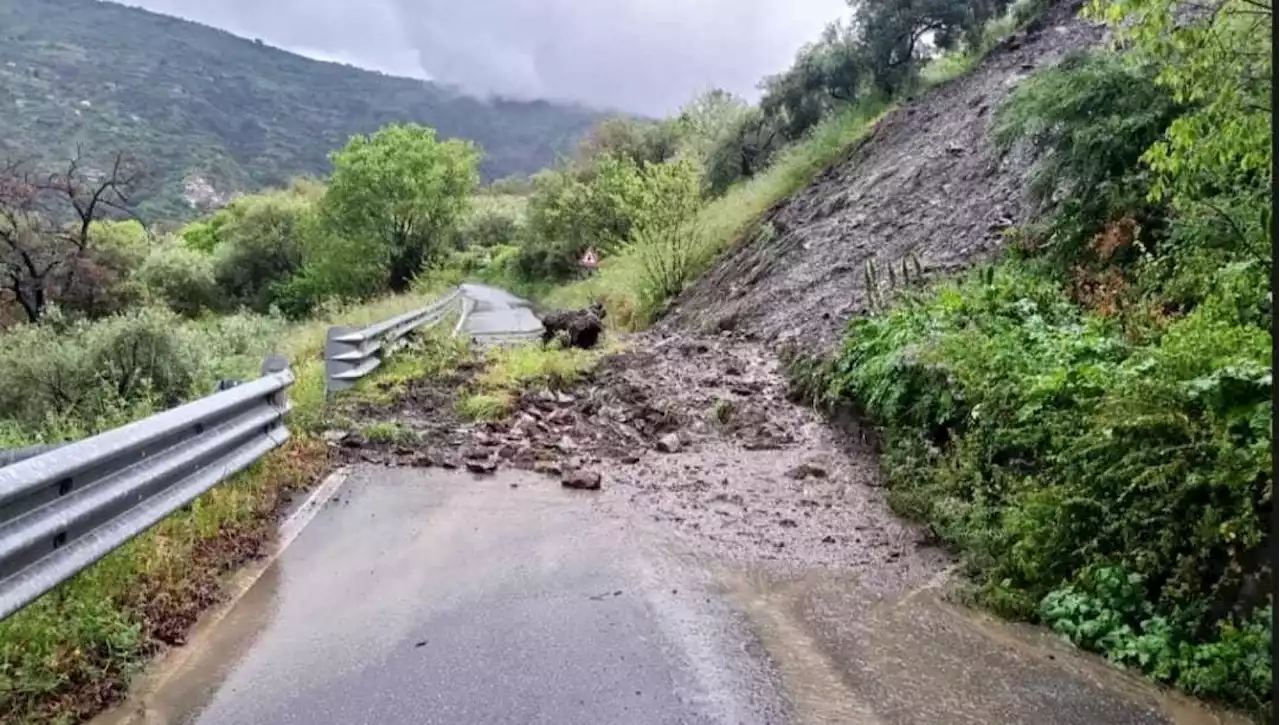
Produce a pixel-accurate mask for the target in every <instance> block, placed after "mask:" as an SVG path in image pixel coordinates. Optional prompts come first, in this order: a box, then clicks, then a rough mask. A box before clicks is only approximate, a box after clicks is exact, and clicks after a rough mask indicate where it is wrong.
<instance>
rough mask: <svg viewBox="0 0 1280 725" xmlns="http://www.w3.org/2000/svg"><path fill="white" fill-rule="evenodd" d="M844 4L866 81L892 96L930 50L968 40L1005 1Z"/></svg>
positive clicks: (907, 0) (888, 0)
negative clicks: (854, 30)
mask: <svg viewBox="0 0 1280 725" xmlns="http://www.w3.org/2000/svg"><path fill="white" fill-rule="evenodd" d="M850 6H851V7H853V8H854V24H855V26H857V27H858V28H859V31H860V36H861V45H862V47H863V49H864V53H865V56H864V57H865V62H866V64H867V69H868V71H869V72H870V74H871V78H872V81H873V83H874V85H875V87H876V89H877V90H879V91H880V92H882V93H884V94H885V95H894V94H896V93H898V92H899V91H901V90H902V89H903V88H905V87H907V86H908V85H909V84H910V83H912V82H914V80H915V78H916V74H917V73H918V72H919V70H920V65H921V63H922V61H923V60H924V59H925V57H926V55H927V54H928V52H929V51H930V50H934V49H942V50H949V49H952V48H954V47H956V45H957V44H958V43H959V42H960V41H961V40H963V39H965V38H968V39H969V40H970V42H973V39H974V38H976V37H977V36H979V35H980V34H981V32H982V28H983V27H984V26H985V25H986V23H987V21H988V20H991V19H993V18H996V17H999V16H1000V15H1001V14H1002V13H1004V11H1005V10H1006V9H1007V8H1008V6H1009V0H865V2H863V1H859V2H855V1H854V0H850Z"/></svg>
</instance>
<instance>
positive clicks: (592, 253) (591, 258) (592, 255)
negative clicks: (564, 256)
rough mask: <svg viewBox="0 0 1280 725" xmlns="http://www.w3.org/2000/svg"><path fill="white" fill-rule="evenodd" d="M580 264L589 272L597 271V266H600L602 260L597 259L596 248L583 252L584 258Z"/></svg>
mask: <svg viewBox="0 0 1280 725" xmlns="http://www.w3.org/2000/svg"><path fill="white" fill-rule="evenodd" d="M578 264H580V265H582V268H583V269H585V270H587V271H588V272H593V271H595V269H596V267H599V266H600V261H599V260H598V259H596V250H594V249H587V251H586V252H585V253H583V255H582V259H581V260H580V261H579V262H578Z"/></svg>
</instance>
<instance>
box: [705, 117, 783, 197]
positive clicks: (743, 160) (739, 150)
mask: <svg viewBox="0 0 1280 725" xmlns="http://www.w3.org/2000/svg"><path fill="white" fill-rule="evenodd" d="M782 140H783V139H782V134H781V133H780V131H779V129H778V128H777V127H776V126H775V125H774V124H773V123H771V120H770V119H769V118H768V117H767V116H765V114H764V113H763V112H762V111H761V110H760V109H758V108H752V109H749V110H747V111H746V112H745V113H743V114H742V115H741V116H739V117H738V118H737V119H736V120H735V122H734V123H733V124H732V125H730V126H729V127H728V128H727V129H726V130H725V131H724V132H723V133H722V134H721V136H720V138H719V139H718V140H717V141H716V144H715V146H713V147H712V149H711V152H710V154H709V155H708V157H707V160H706V168H705V170H704V172H703V184H704V185H705V186H706V188H707V189H708V190H709V191H710V192H711V193H712V194H713V195H719V194H723V193H724V192H725V190H727V189H728V188H729V187H730V186H732V185H733V184H735V183H737V182H738V181H741V180H743V179H749V178H751V177H752V176H755V175H756V174H757V173H758V172H760V171H761V170H762V169H764V168H765V166H767V165H768V163H769V159H770V158H771V157H772V156H773V153H774V152H775V151H777V150H778V148H780V147H781V145H782Z"/></svg>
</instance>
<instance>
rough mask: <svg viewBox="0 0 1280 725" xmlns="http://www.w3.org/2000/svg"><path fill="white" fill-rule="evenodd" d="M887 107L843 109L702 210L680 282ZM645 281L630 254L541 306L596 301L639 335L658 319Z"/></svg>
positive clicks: (744, 231) (878, 104)
mask: <svg viewBox="0 0 1280 725" xmlns="http://www.w3.org/2000/svg"><path fill="white" fill-rule="evenodd" d="M889 108H890V106H889V105H888V104H886V103H883V102H879V101H869V102H866V103H862V104H858V105H854V106H849V107H848V108H845V109H844V110H842V111H841V112H839V113H836V114H834V115H832V116H831V117H829V118H828V119H826V120H825V121H823V122H822V123H820V124H819V125H818V126H817V127H816V128H814V130H813V132H812V133H811V134H810V135H809V136H808V138H806V139H805V140H803V141H801V142H799V143H796V144H794V145H792V146H790V147H788V148H787V149H784V150H783V151H781V152H780V153H779V154H778V157H777V158H776V159H775V161H774V162H773V164H772V165H770V166H769V168H768V169H767V170H765V171H764V172H763V173H761V174H759V175H757V176H755V177H754V178H752V179H750V180H748V181H745V182H743V183H741V184H738V185H736V186H734V187H732V188H731V189H729V191H728V192H727V193H726V194H725V195H724V196H722V197H720V198H718V199H714V200H712V201H710V202H709V203H707V204H706V205H705V206H703V208H702V209H701V210H700V211H699V212H698V215H697V218H696V219H695V220H694V222H693V224H692V225H691V228H692V229H694V230H696V239H695V240H694V242H693V243H694V245H695V248H694V249H693V250H692V254H691V255H690V265H689V266H688V268H687V269H686V270H685V283H686V284H687V283H689V282H692V281H693V280H694V279H696V278H697V277H699V276H701V275H702V274H703V273H704V272H706V270H707V269H709V268H710V266H711V265H712V264H713V263H714V262H715V260H716V258H717V257H719V256H720V255H721V254H722V253H724V252H725V251H726V250H727V249H729V248H730V247H731V246H733V245H734V244H735V243H736V242H737V241H738V240H740V239H743V238H745V237H746V236H747V235H749V234H750V233H752V232H753V231H755V228H756V227H757V225H758V221H759V219H760V217H761V215H763V214H764V212H765V211H767V210H768V209H769V207H771V206H773V205H774V204H776V203H778V202H779V201H781V200H783V199H785V198H787V197H788V196H790V195H792V194H794V193H795V192H797V191H799V190H800V189H802V188H804V186H805V185H806V184H808V183H809V182H810V181H811V180H812V179H813V177H814V175H816V174H817V173H818V172H820V171H822V170H823V169H824V168H826V167H827V166H829V165H830V164H832V163H833V162H835V161H837V160H838V159H839V158H840V157H841V156H842V155H844V154H845V153H846V152H847V151H848V149H849V147H850V146H851V145H853V144H854V143H856V142H857V141H858V140H860V139H862V138H863V137H864V136H865V135H866V134H867V133H868V131H869V130H870V129H871V128H872V127H873V126H874V125H875V122H876V121H877V120H879V118H880V117H881V116H883V115H884V113H885V112H886V111H887V110H889ZM644 278H645V274H644V269H643V260H642V258H641V254H640V253H639V250H637V249H634V248H633V249H629V250H624V251H623V252H622V253H620V254H617V255H615V256H613V257H611V258H609V259H606V260H604V262H603V263H602V264H601V267H600V270H599V272H597V273H596V274H595V275H593V276H592V277H590V278H588V279H586V280H583V281H580V282H575V283H572V284H569V285H566V286H564V287H560V288H557V289H555V290H552V291H551V292H549V293H548V294H547V296H546V298H545V299H546V302H547V303H548V304H550V305H553V306H557V307H582V306H585V305H587V304H590V303H591V302H592V301H593V300H597V299H598V300H603V301H604V302H605V305H606V306H607V307H608V308H609V320H610V322H611V323H612V324H613V326H615V327H617V328H619V329H625V330H638V329H643V328H645V327H647V326H649V325H650V324H652V323H653V321H654V320H655V319H656V317H657V316H658V315H659V314H661V312H662V310H661V309H660V308H657V307H656V306H654V305H653V304H652V303H647V302H646V301H645V300H644V295H643V289H642V284H643V280H644Z"/></svg>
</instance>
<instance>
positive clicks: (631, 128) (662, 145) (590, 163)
mask: <svg viewBox="0 0 1280 725" xmlns="http://www.w3.org/2000/svg"><path fill="white" fill-rule="evenodd" d="M679 140H680V138H679V126H678V124H677V123H674V122H672V121H641V120H636V119H631V118H625V117H622V116H615V117H613V118H607V119H605V120H603V121H601V122H600V123H598V124H596V125H595V126H594V127H592V129H591V131H590V132H588V133H587V135H586V137H585V138H583V139H582V141H581V142H580V143H579V144H578V151H577V154H576V155H575V156H574V159H573V163H572V165H571V168H572V170H573V172H574V173H575V174H576V175H578V176H579V177H582V178H583V179H587V178H589V177H590V176H592V175H593V174H595V173H597V172H598V171H599V164H600V162H601V161H602V160H603V159H605V158H606V157H610V158H613V159H624V160H627V161H630V162H631V163H633V164H635V165H636V166H641V165H643V164H646V163H653V164H660V163H662V162H664V161H666V160H668V159H670V158H672V157H673V156H675V155H676V151H677V150H678V148H679Z"/></svg>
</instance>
